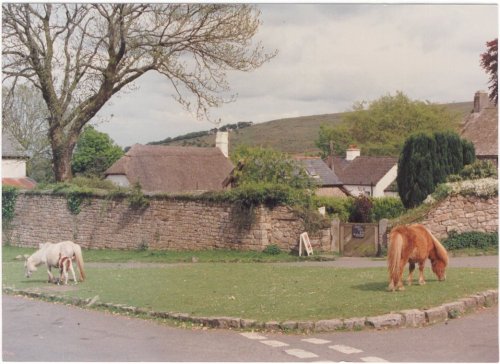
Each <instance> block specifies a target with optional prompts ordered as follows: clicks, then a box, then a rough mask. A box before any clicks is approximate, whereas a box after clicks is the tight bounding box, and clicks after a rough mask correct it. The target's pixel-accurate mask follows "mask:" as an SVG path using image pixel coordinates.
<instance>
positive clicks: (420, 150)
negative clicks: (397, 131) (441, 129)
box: [397, 134, 436, 208]
mask: <svg viewBox="0 0 500 364" xmlns="http://www.w3.org/2000/svg"><path fill="white" fill-rule="evenodd" d="M435 155H436V144H435V140H434V139H433V138H431V137H430V136H428V135H425V134H417V135H412V136H410V137H409V138H408V139H407V140H406V142H405V145H404V147H403V151H402V152H401V156H400V158H399V162H398V176H397V183H398V191H399V196H400V197H401V201H402V202H403V205H404V206H405V207H406V208H411V207H415V206H417V205H419V204H420V203H421V202H422V201H423V200H424V199H425V198H426V197H427V196H428V195H429V194H430V193H432V192H433V191H434V188H435V184H434V175H433V168H434V163H433V161H434V160H435Z"/></svg>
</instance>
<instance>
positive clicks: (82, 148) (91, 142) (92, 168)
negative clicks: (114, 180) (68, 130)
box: [71, 125, 123, 176]
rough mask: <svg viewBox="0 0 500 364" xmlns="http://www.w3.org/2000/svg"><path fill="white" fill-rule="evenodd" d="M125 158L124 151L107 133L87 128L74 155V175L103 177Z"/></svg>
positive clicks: (90, 127)
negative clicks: (117, 162)
mask: <svg viewBox="0 0 500 364" xmlns="http://www.w3.org/2000/svg"><path fill="white" fill-rule="evenodd" d="M122 156H123V150H122V149H121V148H120V147H119V146H118V145H116V144H115V143H114V142H113V140H112V139H111V138H110V137H109V135H107V134H106V133H101V132H99V131H97V130H95V129H94V128H93V127H92V126H90V125H89V126H87V127H85V129H84V130H83V132H82V133H81V134H80V137H79V139H78V143H77V145H76V148H75V152H74V153H73V158H72V161H71V169H72V171H73V173H74V174H80V175H84V176H102V174H103V173H104V171H106V169H108V168H109V167H111V165H112V164H113V163H114V162H116V161H117V160H118V159H120V158H121V157H122Z"/></svg>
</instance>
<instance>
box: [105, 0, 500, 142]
mask: <svg viewBox="0 0 500 364" xmlns="http://www.w3.org/2000/svg"><path fill="white" fill-rule="evenodd" d="M259 7H260V8H261V11H262V13H261V19H262V21H263V25H262V26H261V28H260V29H259V33H258V35H257V37H256V38H257V39H256V40H260V41H262V43H263V45H264V46H265V48H266V49H267V50H269V51H272V50H274V49H278V50H279V54H278V55H277V56H276V57H275V58H274V59H273V60H271V62H269V63H267V64H265V65H263V66H262V67H261V68H260V69H258V70H256V71H254V72H250V73H236V72H230V73H228V79H229V83H230V85H231V87H232V91H233V92H234V93H236V94H238V99H237V101H236V102H234V103H231V104H227V105H224V106H223V107H222V108H220V109H216V110H213V111H212V115H213V117H214V119H218V118H221V119H222V123H223V124H226V123H234V122H237V121H254V122H262V121H267V120H272V119H277V118H282V117H291V116H299V115H312V114H324V113H333V112H342V111H345V110H347V109H348V108H350V107H351V106H352V104H353V103H354V102H355V101H360V100H374V99H377V98H378V97H380V96H382V95H385V94H387V93H394V92H395V91H397V90H401V91H403V92H405V93H406V94H407V95H408V96H409V97H411V98H414V99H420V100H429V101H432V102H459V101H472V98H473V94H474V92H475V91H477V90H479V89H486V88H487V81H488V77H487V75H486V74H485V72H484V71H483V70H482V69H481V67H480V65H479V56H480V54H481V53H482V52H484V51H485V43H486V41H488V40H491V39H494V38H495V37H497V26H498V16H497V11H498V9H497V6H496V5H434V4H427V5H396V4H393V5H381V4H370V5H367V4H365V5H356V4H344V5H340V4H311V5H309V4H262V5H259ZM138 85H139V86H140V87H139V89H138V90H136V91H132V92H130V93H129V94H126V95H123V96H121V97H119V98H116V97H114V98H113V105H111V106H107V107H105V108H104V109H103V110H102V112H101V113H100V115H106V114H107V115H109V114H113V115H114V116H113V118H112V121H111V122H109V123H104V124H101V125H100V126H99V128H100V129H101V130H103V131H105V132H107V133H109V134H110V136H111V137H112V138H113V139H114V140H115V141H117V142H118V143H119V144H120V145H123V146H125V145H131V144H133V143H136V142H139V143H146V142H149V141H155V140H161V139H164V138H166V137H169V136H171V137H172V136H177V135H179V134H183V133H186V132H191V131H196V130H206V129H210V128H212V127H213V126H214V125H213V124H211V123H209V122H208V121H197V120H196V118H195V117H194V116H193V115H191V114H189V113H187V112H185V111H184V110H183V109H182V107H181V106H180V105H179V104H177V103H176V102H175V101H173V100H172V98H171V94H172V93H173V90H172V89H171V88H170V86H169V83H168V81H167V80H165V79H162V78H161V77H159V76H158V75H156V74H150V75H146V76H144V78H143V79H141V80H140V81H139V82H138Z"/></svg>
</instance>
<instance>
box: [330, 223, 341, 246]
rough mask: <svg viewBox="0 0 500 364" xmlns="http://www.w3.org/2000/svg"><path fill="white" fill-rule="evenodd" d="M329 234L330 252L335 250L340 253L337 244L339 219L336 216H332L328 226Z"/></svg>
mask: <svg viewBox="0 0 500 364" xmlns="http://www.w3.org/2000/svg"><path fill="white" fill-rule="evenodd" d="M330 234H331V237H332V245H331V250H332V252H334V253H335V252H337V253H340V244H339V239H340V220H339V219H338V218H334V219H333V220H332V224H331V227H330Z"/></svg>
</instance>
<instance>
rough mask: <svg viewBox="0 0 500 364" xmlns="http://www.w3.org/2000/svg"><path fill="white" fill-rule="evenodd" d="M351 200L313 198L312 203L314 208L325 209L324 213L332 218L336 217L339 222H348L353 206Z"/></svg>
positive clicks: (343, 198) (323, 197)
mask: <svg viewBox="0 0 500 364" xmlns="http://www.w3.org/2000/svg"><path fill="white" fill-rule="evenodd" d="M353 201H354V199H353V198H350V197H348V198H345V197H326V196H314V197H313V203H314V206H316V208H318V207H322V206H324V207H325V210H326V213H327V214H328V215H329V216H331V217H333V216H336V217H337V218H338V219H339V220H340V221H343V222H346V221H347V220H349V216H350V215H351V210H352V206H353Z"/></svg>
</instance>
